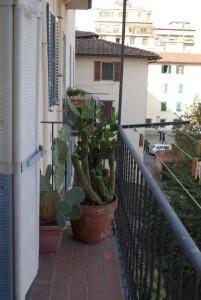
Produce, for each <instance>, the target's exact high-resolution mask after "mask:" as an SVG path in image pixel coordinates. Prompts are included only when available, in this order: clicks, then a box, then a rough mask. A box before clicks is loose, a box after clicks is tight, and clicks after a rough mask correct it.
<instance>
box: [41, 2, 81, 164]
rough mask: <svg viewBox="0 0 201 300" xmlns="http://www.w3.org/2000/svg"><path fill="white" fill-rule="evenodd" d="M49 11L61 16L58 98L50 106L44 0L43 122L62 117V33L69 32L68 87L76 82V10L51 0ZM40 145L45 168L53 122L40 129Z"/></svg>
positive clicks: (56, 126) (67, 42)
mask: <svg viewBox="0 0 201 300" xmlns="http://www.w3.org/2000/svg"><path fill="white" fill-rule="evenodd" d="M48 2H49V5H50V10H51V12H52V14H53V15H55V16H57V17H59V18H58V25H59V101H58V103H57V105H56V106H52V107H51V110H50V108H49V100H48V77H47V76H48V68H47V47H45V48H44V45H45V44H46V42H47V41H46V37H47V32H46V27H47V24H46V3H47V1H46V0H44V1H43V27H42V30H43V33H42V36H43V47H42V49H43V50H44V51H43V52H42V51H41V66H42V85H41V98H40V103H42V105H41V106H40V107H41V112H40V118H41V119H40V121H62V120H63V113H62V109H63V106H62V104H63V98H64V87H63V73H64V70H63V68H64V64H63V55H64V47H63V34H65V35H66V88H67V87H68V86H70V85H71V86H73V85H74V73H75V72H74V70H75V59H74V55H75V11H74V10H67V9H66V6H65V4H64V3H63V1H61V0H57V1H55V0H50V1H48ZM60 127H61V126H60V125H54V136H56V134H57V132H58V130H59V129H60ZM40 136H41V144H42V145H43V148H44V156H43V161H42V165H41V167H42V169H44V168H45V167H46V166H47V165H48V164H49V163H50V162H51V144H52V127H51V124H41V128H40Z"/></svg>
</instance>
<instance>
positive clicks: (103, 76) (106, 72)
mask: <svg viewBox="0 0 201 300" xmlns="http://www.w3.org/2000/svg"><path fill="white" fill-rule="evenodd" d="M119 77H120V63H119V62H101V61H95V62H94V80H95V81H99V80H113V81H119Z"/></svg>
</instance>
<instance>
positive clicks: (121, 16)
mask: <svg viewBox="0 0 201 300" xmlns="http://www.w3.org/2000/svg"><path fill="white" fill-rule="evenodd" d="M119 18H123V12H122V11H120V12H119ZM126 18H128V13H126Z"/></svg>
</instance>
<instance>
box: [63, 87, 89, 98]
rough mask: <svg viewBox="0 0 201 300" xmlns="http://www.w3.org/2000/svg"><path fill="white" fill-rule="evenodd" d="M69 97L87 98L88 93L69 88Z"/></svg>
mask: <svg viewBox="0 0 201 300" xmlns="http://www.w3.org/2000/svg"><path fill="white" fill-rule="evenodd" d="M66 93H67V96H68V97H71V96H86V91H85V90H83V89H74V88H70V87H69V88H68V89H67V92H66Z"/></svg>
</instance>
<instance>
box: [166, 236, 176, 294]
mask: <svg viewBox="0 0 201 300" xmlns="http://www.w3.org/2000/svg"><path fill="white" fill-rule="evenodd" d="M168 251H169V255H168V258H167V261H168V270H167V271H168V272H167V288H166V300H170V299H171V284H172V279H171V275H172V264H173V251H174V243H173V239H170V241H169V249H168Z"/></svg>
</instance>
